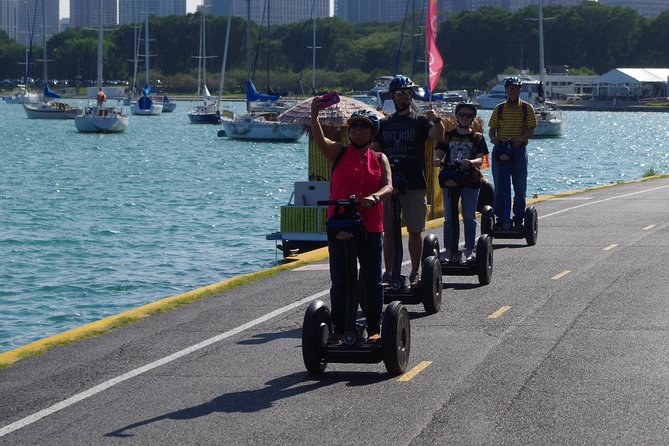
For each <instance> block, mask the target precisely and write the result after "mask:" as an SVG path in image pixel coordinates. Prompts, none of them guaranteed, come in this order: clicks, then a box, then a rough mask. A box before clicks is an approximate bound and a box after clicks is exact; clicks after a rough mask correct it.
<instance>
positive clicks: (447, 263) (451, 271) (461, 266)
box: [423, 162, 493, 285]
mask: <svg viewBox="0 0 669 446" xmlns="http://www.w3.org/2000/svg"><path fill="white" fill-rule="evenodd" d="M466 173H467V172H466V171H464V170H463V169H462V165H461V164H460V162H456V163H454V164H447V165H445V166H444V168H443V169H442V170H441V171H440V172H439V185H440V186H441V188H442V189H443V191H444V193H447V194H448V196H449V199H450V201H451V215H450V216H449V217H450V221H451V239H450V240H445V241H444V243H448V247H449V252H450V253H456V254H455V255H454V256H451V258H450V259H449V258H444V259H440V263H441V272H442V273H443V274H444V275H451V276H478V280H479V283H480V284H481V285H488V284H489V283H490V280H491V278H492V265H493V256H492V251H493V250H492V238H491V237H490V236H489V235H488V234H481V236H480V237H479V238H478V239H477V240H476V260H475V261H474V262H471V263H467V262H465V263H463V262H462V261H461V259H462V253H461V252H460V250H459V248H458V241H459V240H460V219H459V213H458V203H459V202H460V196H461V189H460V188H461V187H462V185H463V182H464V179H465V175H466ZM432 237H433V238H432V239H431V240H429V241H428V240H426V241H425V243H424V245H423V251H425V250H426V249H427V250H430V252H433V253H435V252H436V253H439V241H438V239H437V238H436V236H434V235H432ZM437 255H438V254H437Z"/></svg>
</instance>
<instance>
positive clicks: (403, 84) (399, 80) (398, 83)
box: [388, 74, 414, 93]
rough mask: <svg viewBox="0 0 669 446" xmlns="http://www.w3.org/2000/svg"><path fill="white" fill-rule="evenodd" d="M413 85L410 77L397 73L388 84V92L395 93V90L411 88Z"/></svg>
mask: <svg viewBox="0 0 669 446" xmlns="http://www.w3.org/2000/svg"><path fill="white" fill-rule="evenodd" d="M413 87H414V83H413V81H412V80H411V79H409V78H408V77H406V76H404V75H402V74H398V75H397V76H395V77H394V78H393V80H391V81H390V83H389V84H388V91H389V92H390V93H395V92H396V91H397V90H407V89H410V88H411V89H413Z"/></svg>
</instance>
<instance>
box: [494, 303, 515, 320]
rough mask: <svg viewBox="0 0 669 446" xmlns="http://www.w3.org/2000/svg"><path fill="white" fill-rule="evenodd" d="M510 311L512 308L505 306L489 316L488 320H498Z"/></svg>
mask: <svg viewBox="0 0 669 446" xmlns="http://www.w3.org/2000/svg"><path fill="white" fill-rule="evenodd" d="M510 309H511V307H510V306H509V305H503V306H502V307H500V309H499V310H497V311H495V312H494V313H490V314H489V315H488V319H497V318H498V317H500V316H501V315H503V314H504V313H506V312H507V311H509V310H510Z"/></svg>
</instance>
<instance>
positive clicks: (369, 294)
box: [311, 97, 393, 342]
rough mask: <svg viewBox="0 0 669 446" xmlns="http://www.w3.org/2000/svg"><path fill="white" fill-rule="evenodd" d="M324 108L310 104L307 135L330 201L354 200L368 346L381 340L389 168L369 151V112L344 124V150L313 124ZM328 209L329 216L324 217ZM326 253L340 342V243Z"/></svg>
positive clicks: (372, 120) (374, 123) (375, 121)
mask: <svg viewBox="0 0 669 446" xmlns="http://www.w3.org/2000/svg"><path fill="white" fill-rule="evenodd" d="M323 108H324V101H323V99H321V98H320V97H316V98H314V100H313V101H312V103H311V134H312V136H313V138H314V142H315V143H316V145H317V146H318V149H319V150H320V151H321V153H323V155H324V156H325V158H327V160H328V161H329V162H330V165H331V166H332V172H331V176H330V200H340V199H347V198H349V197H350V196H351V195H354V196H355V197H356V198H357V199H358V200H359V208H358V212H359V213H360V216H361V218H362V222H363V224H364V227H365V230H366V233H367V234H366V237H365V238H364V240H356V243H357V246H356V252H357V256H358V262H359V263H360V272H359V276H360V280H361V282H362V283H363V286H364V287H365V295H366V303H367V304H366V308H365V310H366V314H365V317H366V319H367V340H368V341H369V342H376V341H379V340H380V339H381V313H382V310H383V287H382V285H381V256H382V236H383V202H382V201H381V200H382V199H383V197H385V196H389V195H390V194H391V193H392V191H393V187H392V179H391V174H390V163H389V162H388V158H387V157H386V156H385V155H384V154H382V153H376V152H374V151H373V150H372V149H371V148H370V143H371V142H372V138H373V137H374V135H375V134H376V132H377V131H378V130H379V118H378V117H377V116H376V114H375V113H374V112H372V111H369V110H357V111H355V112H353V113H352V114H351V116H350V117H349V118H348V120H347V123H348V127H349V143H348V144H347V145H344V144H342V143H340V142H337V141H332V140H331V139H328V138H326V137H325V135H324V134H323V129H322V127H321V125H320V122H319V120H318V113H319V112H320V111H321V110H322V109H323ZM331 212H332V209H329V210H328V214H329V215H328V217H329V216H330V214H331ZM328 250H329V253H330V278H331V280H332V286H331V288H330V302H331V305H332V313H331V314H332V325H333V332H334V333H333V339H332V341H333V342H338V341H339V339H338V338H340V337H341V334H342V331H343V328H344V321H345V314H346V308H345V303H346V270H345V265H346V258H345V256H344V247H343V245H342V243H341V242H338V241H335V242H331V243H328Z"/></svg>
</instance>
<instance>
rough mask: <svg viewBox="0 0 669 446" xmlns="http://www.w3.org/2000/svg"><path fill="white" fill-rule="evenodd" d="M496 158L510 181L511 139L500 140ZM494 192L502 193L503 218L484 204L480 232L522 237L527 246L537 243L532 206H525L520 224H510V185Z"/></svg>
mask: <svg viewBox="0 0 669 446" xmlns="http://www.w3.org/2000/svg"><path fill="white" fill-rule="evenodd" d="M495 156H496V159H497V161H498V162H500V163H502V166H503V167H502V170H503V174H504V175H505V176H507V177H508V178H509V182H511V162H512V161H513V157H514V152H513V146H512V144H511V140H505V141H501V142H500V143H499V145H498V149H497V151H496V155H495ZM495 193H496V194H498V193H501V194H504V196H503V202H504V212H503V214H502V215H503V218H502V219H499V218H497V217H496V216H495V212H494V210H493V208H492V207H491V206H484V207H483V211H482V212H481V233H482V234H488V235H490V236H491V237H493V238H501V239H522V238H524V239H525V241H526V242H527V244H528V246H534V245H536V244H537V237H538V235H539V217H538V216H537V211H536V209H535V208H534V206H528V207H526V208H525V213H524V214H523V221H522V223H521V224H516V225H512V224H511V201H512V197H511V185H509V189H508V190H507V191H498V190H495Z"/></svg>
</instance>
